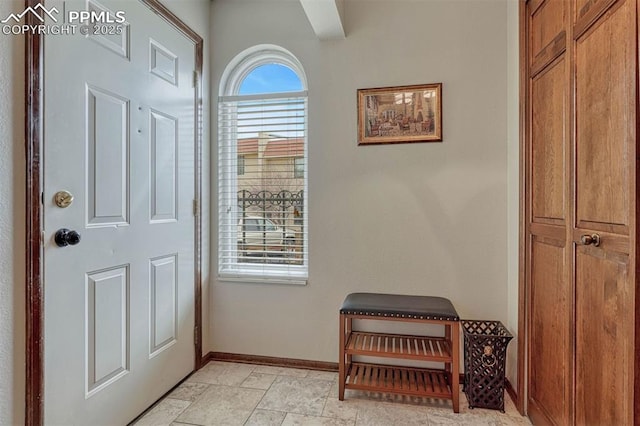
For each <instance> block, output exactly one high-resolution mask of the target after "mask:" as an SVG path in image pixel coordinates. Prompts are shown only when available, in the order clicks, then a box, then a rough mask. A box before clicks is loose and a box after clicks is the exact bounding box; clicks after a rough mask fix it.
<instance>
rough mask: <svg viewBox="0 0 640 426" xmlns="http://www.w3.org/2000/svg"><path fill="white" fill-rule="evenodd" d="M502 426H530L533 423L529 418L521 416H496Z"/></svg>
mask: <svg viewBox="0 0 640 426" xmlns="http://www.w3.org/2000/svg"><path fill="white" fill-rule="evenodd" d="M496 418H497V419H498V421H499V422H500V423H498V424H500V425H501V426H530V425H531V421H529V419H528V418H527V417H523V416H521V415H520V414H515V415H513V416H512V415H509V414H499V415H497V416H496Z"/></svg>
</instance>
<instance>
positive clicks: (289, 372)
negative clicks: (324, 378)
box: [253, 365, 309, 377]
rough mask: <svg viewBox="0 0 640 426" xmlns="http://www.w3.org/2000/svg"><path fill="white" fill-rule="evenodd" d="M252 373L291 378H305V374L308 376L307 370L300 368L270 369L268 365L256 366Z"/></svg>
mask: <svg viewBox="0 0 640 426" xmlns="http://www.w3.org/2000/svg"><path fill="white" fill-rule="evenodd" d="M253 371H255V372H256V373H264V374H273V375H276V376H291V377H307V374H309V370H303V369H301V368H286V367H272V366H270V365H256V366H255V369H254V370H253Z"/></svg>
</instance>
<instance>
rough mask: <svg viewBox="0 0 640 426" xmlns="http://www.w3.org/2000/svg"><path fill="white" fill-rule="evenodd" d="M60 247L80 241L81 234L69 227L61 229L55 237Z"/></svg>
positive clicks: (73, 244)
mask: <svg viewBox="0 0 640 426" xmlns="http://www.w3.org/2000/svg"><path fill="white" fill-rule="evenodd" d="M53 239H54V241H55V242H56V244H57V245H58V247H66V246H75V245H76V244H78V243H79V242H80V234H78V233H77V232H76V231H71V230H69V229H67V228H62V229H59V230H58V232H56V235H55V236H54V237H53Z"/></svg>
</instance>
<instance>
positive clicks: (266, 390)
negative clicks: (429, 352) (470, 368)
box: [136, 361, 531, 426]
mask: <svg viewBox="0 0 640 426" xmlns="http://www.w3.org/2000/svg"><path fill="white" fill-rule="evenodd" d="M505 405H506V410H505V411H506V413H505V414H502V413H500V412H499V411H493V410H483V409H477V408H476V409H474V410H470V409H469V407H468V405H467V399H466V397H465V396H464V395H463V394H462V395H461V396H460V413H458V414H454V413H453V411H452V410H451V402H450V401H443V400H437V399H423V398H412V397H403V396H397V395H396V396H394V395H384V394H377V393H364V392H358V391H351V390H347V391H346V394H345V400H344V401H338V374H337V373H333V372H324V371H311V370H302V369H296V368H280V367H269V366H263V365H251V364H237V363H231V362H217V361H212V362H210V363H209V364H207V365H206V366H205V367H203V368H202V369H201V370H200V371H198V372H196V373H195V374H193V375H192V376H191V377H190V378H189V379H188V380H187V381H185V382H184V383H183V384H182V385H180V386H179V387H178V388H177V389H175V390H174V391H173V392H172V393H171V394H170V395H169V396H167V397H166V398H165V399H164V400H162V401H161V402H160V403H159V404H158V405H156V406H155V407H154V408H153V409H152V410H151V411H149V412H148V413H147V414H146V415H145V416H144V417H143V418H141V419H140V420H139V421H138V422H137V423H136V426H146V425H149V426H162V425H167V426H172V425H175V426H179V425H206V426H208V425H216V426H218V425H220V426H222V425H245V426H249V425H259V426H270V425H282V426H293V425H313V426H316V425H318V426H333V425H335V426H342V425H345V426H347V425H348V426H361V425H365V426H376V425H381V426H390V425H402V426H409V425H426V426H437V425H473V426H507V425H530V424H531V423H530V422H529V421H528V420H527V419H526V418H524V417H521V416H520V415H519V414H518V412H517V411H516V408H515V406H514V405H513V402H512V401H511V399H510V398H509V397H508V396H507V395H505Z"/></svg>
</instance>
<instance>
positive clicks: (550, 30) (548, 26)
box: [531, 0, 568, 59]
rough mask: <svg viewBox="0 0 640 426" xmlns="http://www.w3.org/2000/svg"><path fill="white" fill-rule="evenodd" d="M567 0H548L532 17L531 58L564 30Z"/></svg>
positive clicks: (537, 54) (536, 55)
mask: <svg viewBox="0 0 640 426" xmlns="http://www.w3.org/2000/svg"><path fill="white" fill-rule="evenodd" d="M567 5H568V3H567V1H566V0H547V1H545V2H544V3H543V4H542V5H541V6H540V8H539V9H538V10H536V12H535V13H534V14H533V16H532V18H531V59H534V58H536V57H538V56H539V55H540V53H541V52H542V50H543V49H544V48H545V47H547V46H548V45H549V44H550V43H551V42H553V40H554V39H555V38H556V37H557V36H558V34H560V33H562V32H563V31H564V17H565V10H566V8H567Z"/></svg>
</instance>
